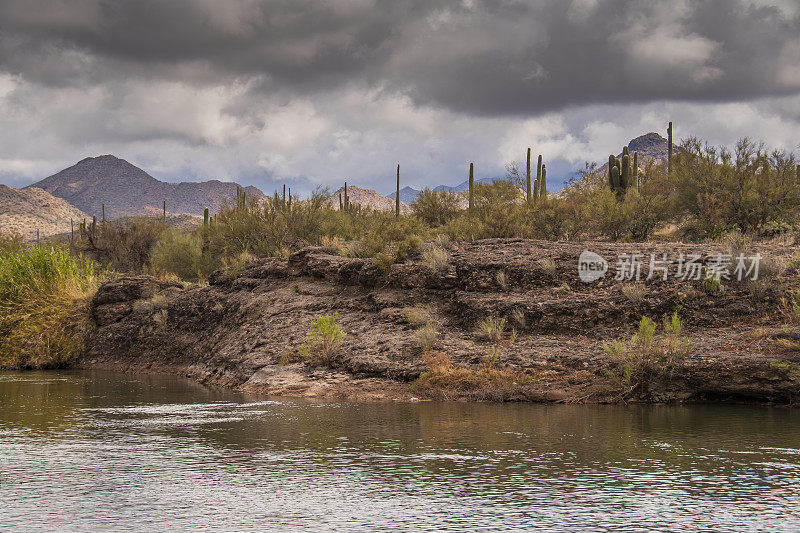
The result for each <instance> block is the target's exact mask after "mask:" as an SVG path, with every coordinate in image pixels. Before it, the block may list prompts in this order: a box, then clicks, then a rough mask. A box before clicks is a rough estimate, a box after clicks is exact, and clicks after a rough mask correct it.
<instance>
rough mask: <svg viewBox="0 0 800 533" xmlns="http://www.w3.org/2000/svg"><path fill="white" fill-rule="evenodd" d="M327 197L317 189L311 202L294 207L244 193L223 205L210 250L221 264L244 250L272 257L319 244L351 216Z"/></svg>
mask: <svg viewBox="0 0 800 533" xmlns="http://www.w3.org/2000/svg"><path fill="white" fill-rule="evenodd" d="M326 196H327V193H326V191H325V190H324V189H317V190H315V191H314V192H313V193H312V195H311V197H310V198H309V199H307V200H304V201H294V202H292V203H291V207H290V206H289V205H288V204H287V203H286V202H284V201H283V200H282V199H280V198H278V197H277V195H276V196H275V197H268V198H263V199H258V198H254V197H251V196H249V195H246V194H240V196H239V197H238V198H237V199H236V201H235V202H232V201H225V202H224V203H223V206H222V207H221V208H220V211H219V213H218V214H217V215H216V216H215V217H214V223H213V224H211V225H210V227H209V228H208V229H207V232H206V235H207V241H208V244H207V246H208V251H209V253H210V255H211V257H212V258H213V259H214V260H216V261H221V258H223V257H235V256H236V255H238V254H240V253H242V252H244V251H249V252H250V253H252V254H255V255H256V256H258V257H271V256H276V255H280V254H282V253H285V251H286V250H294V249H297V248H300V247H302V246H306V245H309V244H318V243H319V242H320V238H321V237H322V235H323V234H325V233H324V231H326V229H328V230H330V228H331V227H332V225H333V227H338V226H340V225H342V224H343V223H342V220H343V219H346V218H347V217H348V214H347V213H339V212H338V211H336V210H334V209H332V208H331V207H329V206H327V205H326V204H325V199H326ZM326 219H327V220H326ZM333 234H335V233H329V235H333Z"/></svg>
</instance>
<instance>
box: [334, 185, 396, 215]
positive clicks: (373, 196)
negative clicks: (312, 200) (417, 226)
mask: <svg viewBox="0 0 800 533" xmlns="http://www.w3.org/2000/svg"><path fill="white" fill-rule="evenodd" d="M400 193H401V197H402V190H401V191H400ZM340 194H341V195H342V200H344V187H339V189H337V190H336V191H335V192H334V193H333V194H332V195H330V196H329V197H328V199H327V202H328V204H329V205H332V206H333V207H335V208H337V209H338V208H339V195H340ZM347 198H348V199H349V201H350V203H351V204H358V205H361V206H364V207H369V208H370V209H374V210H375V211H393V210H394V208H395V201H394V199H392V198H389V197H387V196H384V195H382V194H380V193H379V192H377V191H374V190H372V189H362V188H361V187H356V186H355V185H348V186H347ZM400 212H401V213H409V212H411V208H409V207H408V205H406V204H405V203H404V202H403V201H402V200H401V201H400Z"/></svg>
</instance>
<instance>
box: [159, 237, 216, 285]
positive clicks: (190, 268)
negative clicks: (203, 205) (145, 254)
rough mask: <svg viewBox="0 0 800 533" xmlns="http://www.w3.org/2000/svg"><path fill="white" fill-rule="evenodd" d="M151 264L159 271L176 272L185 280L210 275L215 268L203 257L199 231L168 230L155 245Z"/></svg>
mask: <svg viewBox="0 0 800 533" xmlns="http://www.w3.org/2000/svg"><path fill="white" fill-rule="evenodd" d="M150 265H151V266H152V267H153V269H154V270H156V271H157V272H166V273H171V274H175V275H176V276H177V277H178V278H180V279H183V280H195V279H198V278H202V277H206V276H208V275H209V274H210V273H211V271H212V270H213V269H214V268H213V267H214V266H215V265H213V264H212V263H211V261H210V259H208V258H204V257H203V243H202V236H201V235H200V234H199V233H198V232H187V231H181V230H168V231H166V232H165V233H164V234H163V236H162V237H161V239H160V240H159V241H158V242H157V243H156V245H155V246H154V247H153V251H152V252H151V255H150Z"/></svg>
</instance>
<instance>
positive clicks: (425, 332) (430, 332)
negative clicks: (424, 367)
mask: <svg viewBox="0 0 800 533" xmlns="http://www.w3.org/2000/svg"><path fill="white" fill-rule="evenodd" d="M415 337H416V339H417V342H418V343H419V345H420V346H422V349H423V350H425V351H428V350H430V349H431V348H433V347H434V346H436V343H437V341H438V340H439V332H438V331H437V330H436V325H435V324H433V323H432V322H428V323H426V324H425V325H424V326H422V327H421V328H419V329H418V330H417V331H416V333H415Z"/></svg>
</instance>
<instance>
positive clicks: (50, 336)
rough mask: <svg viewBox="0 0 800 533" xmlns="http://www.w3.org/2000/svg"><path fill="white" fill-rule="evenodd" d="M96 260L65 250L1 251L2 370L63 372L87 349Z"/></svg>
mask: <svg viewBox="0 0 800 533" xmlns="http://www.w3.org/2000/svg"><path fill="white" fill-rule="evenodd" d="M97 281H98V276H97V269H96V266H95V264H94V263H93V262H91V261H88V260H85V259H83V258H78V259H75V258H73V257H70V255H69V253H68V252H67V251H66V250H65V249H61V248H54V247H46V246H23V247H19V248H14V249H2V250H0V368H14V369H23V368H59V367H64V366H67V365H69V364H70V363H71V362H73V361H74V360H75V359H76V358H77V357H78V356H80V355H81V353H83V351H84V349H85V337H86V333H87V331H88V328H89V323H90V316H89V297H90V295H91V293H92V291H93V290H94V289H95V287H96V285H97Z"/></svg>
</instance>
